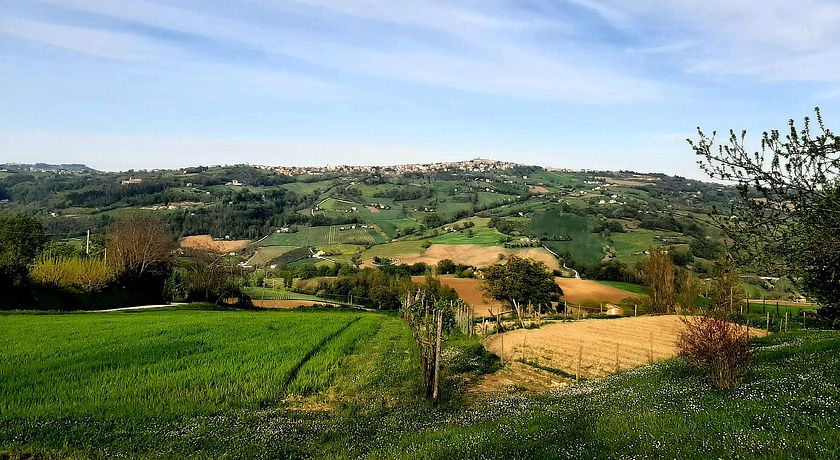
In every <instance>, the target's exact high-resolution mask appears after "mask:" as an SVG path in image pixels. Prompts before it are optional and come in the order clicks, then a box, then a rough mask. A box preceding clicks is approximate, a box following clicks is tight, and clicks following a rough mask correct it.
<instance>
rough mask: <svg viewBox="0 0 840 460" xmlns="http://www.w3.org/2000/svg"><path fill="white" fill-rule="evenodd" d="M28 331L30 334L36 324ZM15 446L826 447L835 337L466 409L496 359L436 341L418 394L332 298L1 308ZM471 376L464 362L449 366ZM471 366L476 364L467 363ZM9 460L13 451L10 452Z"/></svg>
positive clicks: (421, 450)
mask: <svg viewBox="0 0 840 460" xmlns="http://www.w3.org/2000/svg"><path fill="white" fill-rule="evenodd" d="M33 330H37V331H38V334H32V333H31V331H33ZM0 334H2V336H3V337H4V341H3V342H2V343H3V345H2V346H3V349H2V351H3V356H4V360H3V362H2V363H1V364H0V455H5V456H7V457H11V458H28V457H30V456H31V457H34V458H38V456H41V457H42V458H47V457H74V458H114V457H131V458H210V457H229V458H313V457H314V458H325V459H326V458H329V459H333V458H406V457H410V458H424V459H436V458H440V459H444V458H447V459H448V458H522V459H525V458H529V459H530V458H616V457H624V458H733V457H737V458H768V457H770V458H792V457H795V458H836V456H837V453H838V452H840V430H838V429H837V426H838V423H840V405H838V404H837V401H838V399H840V389H838V387H837V385H836V382H837V381H838V379H840V332H837V331H833V332H831V331H814V330H808V331H800V332H794V333H787V334H780V335H774V336H771V337H768V338H765V339H760V340H758V341H756V347H757V348H756V356H755V360H754V364H753V366H752V368H751V370H750V372H749V373H748V374H747V375H746V377H745V382H744V384H743V385H742V386H741V387H740V388H738V389H735V390H715V389H713V388H711V386H710V385H709V383H708V381H707V379H706V377H705V376H704V375H703V374H702V373H700V372H699V371H697V370H695V369H693V368H692V367H690V366H688V365H686V364H685V363H684V362H682V361H681V360H678V359H675V360H671V361H666V362H662V363H658V364H655V365H651V366H647V367H643V368H638V369H635V370H630V371H625V372H622V373H620V374H616V375H613V376H610V377H607V378H604V379H597V380H591V381H587V382H584V383H581V384H578V385H574V386H572V387H569V388H566V389H558V390H556V391H554V392H552V393H549V394H546V395H541V396H529V395H526V394H522V393H518V392H514V393H511V394H499V395H495V396H489V397H488V399H485V400H481V401H480V402H478V403H476V404H468V403H466V402H465V400H463V399H461V398H460V397H459V396H458V395H459V394H461V393H459V391H463V389H460V388H461V386H460V385H461V384H459V383H457V382H463V381H464V378H462V377H457V378H450V377H447V375H451V376H458V375H476V374H474V373H475V372H479V373H480V372H486V371H490V370H492V369H494V368H495V367H496V365H494V364H493V361H492V360H488V358H486V355H485V354H483V352H481V347H480V345H479V342H478V340H477V339H465V338H462V337H454V338H453V339H452V340H450V341H447V345H446V347H447V352H446V353H445V355H446V363H447V365H446V369H447V373H445V374H444V375H445V377H444V382H445V385H444V390H445V395H446V396H445V399H444V401H443V404H441V405H440V406H438V407H433V406H430V405H428V404H426V403H424V402H422V401H421V400H420V399H419V396H418V394H417V391H416V390H415V385H417V384H418V372H417V364H416V359H417V356H416V354H415V353H416V350H415V348H414V346H413V342H412V339H411V337H410V335H409V334H408V330H407V328H406V327H405V326H404V324H403V323H402V321H401V320H400V319H399V318H397V317H395V316H387V315H379V314H368V313H357V312H350V311H341V310H328V311H325V310H299V311H256V312H255V311H202V310H180V311H178V310H176V311H145V312H134V313H92V314H86V313H79V314H15V313H7V314H2V315H0ZM464 372H466V374H462V373H464ZM471 373H473V374H471ZM16 456H17V457H16Z"/></svg>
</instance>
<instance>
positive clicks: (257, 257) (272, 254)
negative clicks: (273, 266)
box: [250, 246, 296, 267]
mask: <svg viewBox="0 0 840 460" xmlns="http://www.w3.org/2000/svg"><path fill="white" fill-rule="evenodd" d="M295 248H296V246H264V247H261V248H260V249H259V250H258V251H257V253H256V254H254V256H253V257H252V258H251V260H250V263H251V265H252V266H254V267H262V266H264V265H266V264H268V263H269V262H271V261H272V260H274V259H276V258H278V257H280V256H282V255H283V254H285V253H287V252H289V251H291V250H292V249H295Z"/></svg>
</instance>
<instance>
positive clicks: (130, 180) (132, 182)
mask: <svg viewBox="0 0 840 460" xmlns="http://www.w3.org/2000/svg"><path fill="white" fill-rule="evenodd" d="M142 183H143V179H141V178H139V177H129V178H128V180H124V181H121V182H120V185H136V184H142Z"/></svg>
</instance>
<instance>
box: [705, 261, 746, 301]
mask: <svg viewBox="0 0 840 460" xmlns="http://www.w3.org/2000/svg"><path fill="white" fill-rule="evenodd" d="M709 297H711V300H712V307H713V308H714V310H716V311H718V312H720V313H722V314H730V313H734V312H736V311H738V310H739V309H740V306H741V305H742V304H743V299H744V287H743V285H742V284H741V278H740V276H739V273H738V268H737V267H736V266H735V262H734V261H733V260H732V257H729V256H723V257H721V258H720V259H718V260H717V262H715V270H714V276H713V277H712V285H711V290H710V291H709Z"/></svg>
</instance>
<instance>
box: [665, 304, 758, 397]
mask: <svg viewBox="0 0 840 460" xmlns="http://www.w3.org/2000/svg"><path fill="white" fill-rule="evenodd" d="M683 323H685V326H686V327H685V330H684V331H683V332H682V333H681V334H680V337H679V340H678V341H677V347H678V349H679V354H680V356H682V357H683V358H686V359H687V360H688V361H689V362H691V363H693V364H695V365H697V366H699V367H701V368H703V369H705V370H706V371H708V373H709V375H710V377H711V379H712V383H713V384H714V386H715V387H716V388H735V387H737V386H738V385H739V384H740V383H741V378H742V377H743V376H744V374H745V373H746V370H747V367H748V366H749V361H750V357H751V351H750V345H749V339H750V338H749V334H748V333H747V331H746V329H745V328H744V326H742V325H739V324H735V323H732V322H729V321H726V320H724V319H721V318H716V317H712V316H695V317H690V318H686V319H684V320H683Z"/></svg>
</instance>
